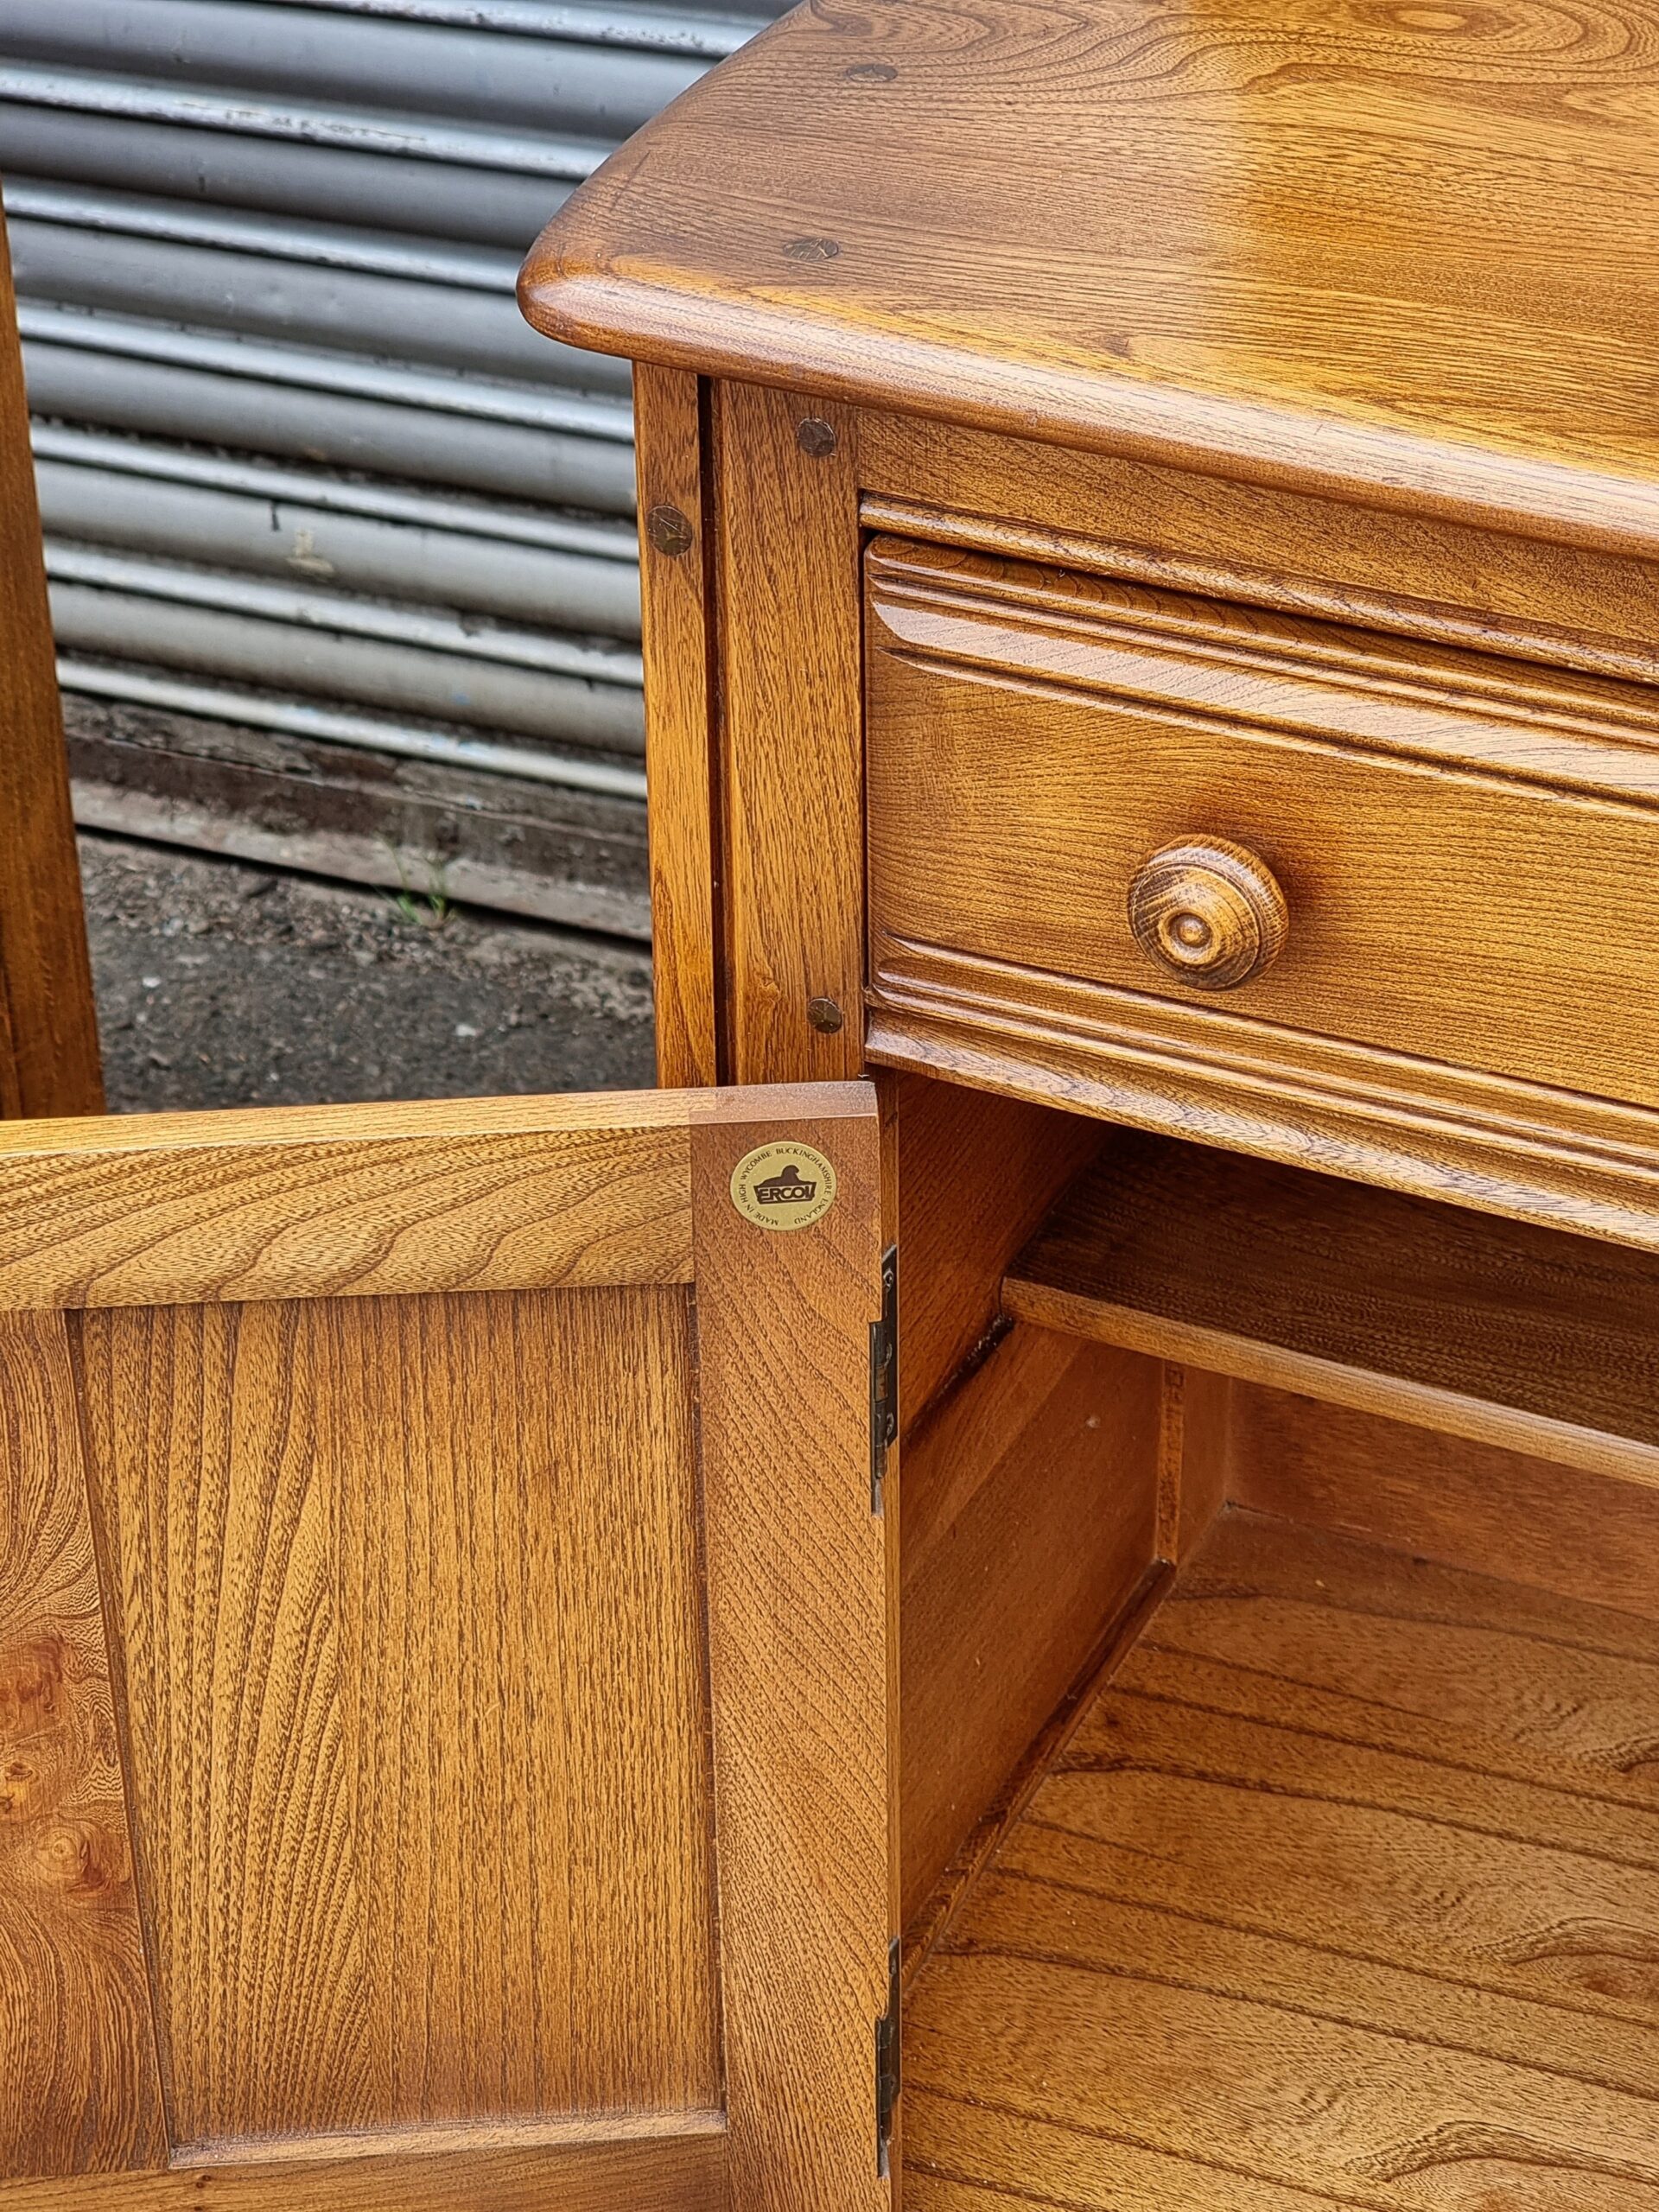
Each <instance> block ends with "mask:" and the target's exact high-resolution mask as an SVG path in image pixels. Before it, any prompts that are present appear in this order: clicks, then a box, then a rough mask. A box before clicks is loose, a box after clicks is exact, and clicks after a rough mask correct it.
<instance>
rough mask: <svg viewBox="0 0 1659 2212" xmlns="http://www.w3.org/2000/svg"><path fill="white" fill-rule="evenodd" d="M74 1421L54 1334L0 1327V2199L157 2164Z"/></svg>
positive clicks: (139, 1960) (138, 1941) (158, 2144)
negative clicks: (43, 2181) (50, 2181)
mask: <svg viewBox="0 0 1659 2212" xmlns="http://www.w3.org/2000/svg"><path fill="white" fill-rule="evenodd" d="M66 1414H68V1418H67V1419H66V1418H65V1416H66ZM79 1447H80V1438H79V1430H78V1427H77V1426H76V1423H75V1421H74V1419H73V1375H72V1372H71V1368H70V1354H69V1346H68V1344H67V1340H66V1337H65V1327H64V1323H63V1321H62V1319H60V1317H59V1316H58V1315H56V1314H38V1315H37V1314H28V1315H10V1314H8V1315H3V1316H0V2196H4V2195H5V2194H6V2187H5V2185H6V2183H8V2182H9V2181H10V2180H11V2179H12V2178H13V2177H16V2176H17V2175H20V2174H29V2173H33V2172H38V2171H41V2169H42V2168H43V2167H44V2168H45V2169H47V2170H48V2171H56V2172H58V2173H60V2174H63V2175H74V2176H76V2177H79V2178H78V2179H77V2181H76V2183H75V2186H76V2187H77V2188H79V2187H83V2186H85V2185H86V2183H85V2178H84V2177H87V2176H89V2175H92V2174H96V2173H99V2172H110V2171H118V2172H120V2171H128V2170H130V2169H134V2168H143V2167H147V2166H157V2165H160V2164H162V2163H163V2162H164V2160H165V2158H166V2153H167V2136H166V2126H165V2121H164V2119H163V2115H162V2099H161V2088H160V2083H159V2082H158V2079H157V2075H156V2041H155V2029H154V2025H153V2023H152V2019H151V2012H150V2000H149V1986H148V1983H147V1980H146V1977H145V1967H144V1955H143V1937H142V1935H141V1932H140V1928H139V1920H138V1904H137V1894H136V1892H135V1889H134V1885H133V1868H132V1849H131V1844H130V1837H129V1833H128V1827H127V1807H126V1801H125V1794H124V1789H123V1784H122V1772H121V1758H120V1752H119V1750H118V1743H117V1736H116V1715H115V1706H114V1700H113V1697H112V1694H111V1683H110V1661H109V1653H108V1649H107V1646H106V1643H105V1630H104V1620H103V1615H102V1612H101V1611H100V1607H99V1585H98V1570H97V1567H96V1563H95V1560H94V1556H93V1549H92V1527H91V1522H90V1520H89V1517H88V1512H87V1502H86V1470H85V1468H84V1466H83V1465H82V1461H81V1453H80V1448H79Z"/></svg>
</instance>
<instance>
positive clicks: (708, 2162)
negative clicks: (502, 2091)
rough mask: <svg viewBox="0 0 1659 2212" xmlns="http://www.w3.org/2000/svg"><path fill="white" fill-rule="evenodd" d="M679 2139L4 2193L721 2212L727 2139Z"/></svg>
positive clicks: (35, 2206) (197, 2203)
mask: <svg viewBox="0 0 1659 2212" xmlns="http://www.w3.org/2000/svg"><path fill="white" fill-rule="evenodd" d="M668 2120H669V2126H671V2128H672V2129H673V2130H674V2131H675V2132H674V2133H667V2132H666V2131H665V2130H664V2129H662V2128H660V2127H659V2126H658V2124H657V2122H656V2120H655V2118H653V2121H652V2126H651V2127H650V2128H648V2129H645V2128H641V2129H636V2130H628V2129H626V2126H622V2125H616V2126H613V2128H612V2130H611V2131H609V2135H610V2136H613V2138H614V2139H608V2137H607V2135H601V2134H596V2133H594V2132H592V2131H589V2132H588V2139H586V2140H582V2139H578V2138H576V2137H575V2136H572V2137H570V2138H569V2139H558V2140H553V2139H543V2138H542V2137H541V2136H539V2135H537V2134H534V2133H531V2131H525V2139H523V2140H519V2141H515V2142H512V2143H503V2142H499V2141H497V2142H495V2143H493V2144H487V2143H486V2144H482V2145H480V2144H479V2143H477V2142H469V2143H466V2144H464V2145H459V2146H456V2147H450V2148H444V2147H440V2145H439V2143H438V2141H437V2140H436V2139H423V2141H421V2142H420V2143H419V2144H416V2143H412V2142H410V2141H399V2142H398V2143H397V2145H396V2147H392V2146H391V2145H388V2142H387V2139H386V2138H385V2137H384V2136H380V2137H375V2136H369V2137H365V2138H362V2139H358V2140H356V2141H354V2142H353V2143H350V2144H341V2145H338V2146H337V2147H335V2148H334V2150H333V2152H332V2155H328V2156H326V2157H323V2158H319V2159H317V2161H316V2162H315V2164H310V2163H309V2162H307V2163H304V2164H302V2163H300V2162H299V2161H297V2160H296V2159H293V2158H273V2159H270V2160H268V2161H259V2160H252V2161H239V2162H238V2163H236V2164H221V2165H195V2164H193V2165H180V2166H175V2167H173V2168H172V2169H170V2170H169V2171H167V2172H165V2173H145V2174H124V2175H122V2176H120V2177H118V2178H116V2177H110V2178H108V2179H95V2178H92V2177H86V2178H79V2177H78V2178H77V2179H75V2180H73V2181H69V2182H64V2181H32V2182H22V2183H10V2184H9V2185H7V2184H0V2204H4V2205H5V2206H7V2207H8V2212H11V2209H12V2208H15V2209H16V2212H199V2208H203V2207H205V2208H206V2212H270V2208H271V2207H273V2206H279V2205H280V2206H284V2207H289V2208H291V2212H454V2208H455V2207H456V2206H457V2205H465V2206H466V2208H467V2212H616V2207H617V2206H619V2205H626V2206H627V2208H628V2212H727V2208H728V2205H729V2203H730V2202H731V2199H730V2196H729V2193H728V2187H727V2158H726V2140H725V2133H724V2130H723V2128H722V2127H721V2125H720V2123H719V2121H718V2120H717V2118H716V2116H715V2115H714V2114H698V2113H675V2114H672V2115H669V2116H668Z"/></svg>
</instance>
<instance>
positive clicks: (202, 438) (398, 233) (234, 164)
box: [0, 0, 780, 798]
mask: <svg viewBox="0 0 1659 2212" xmlns="http://www.w3.org/2000/svg"><path fill="white" fill-rule="evenodd" d="M777 12H780V10H778V9H777V8H775V7H774V6H772V5H771V4H768V0H762V4H761V5H760V6H759V7H757V8H755V9H753V10H751V11H747V12H744V13H741V14H734V13H730V12H728V11H727V10H721V9H700V8H698V7H696V5H695V4H693V5H690V6H686V7H681V8H674V9H664V8H662V7H660V6H657V7H650V8H646V7H640V8H638V9H633V8H630V7H629V6H627V5H626V4H625V0H615V3H614V4H608V5H607V4H603V0H144V4H143V6H139V7H135V6H133V5H132V4H131V0H8V5H7V7H6V9H5V10H4V20H3V23H0V168H3V170H4V172H5V174H6V178H7V186H8V196H9V200H10V211H11V219H12V232H13V248H14V257H15V261H16V271H17V277H18V291H19V299H20V314H21V317H22V323H23V328H24V335H25V359H26V366H27V370H28V374H29V385H30V393H31V399H32V401H33V404H34V406H35V411H36V414H37V416H39V417H40V418H41V424H40V432H39V457H40V475H41V499H42V512H43V515H44V517H45V520H46V524H47V528H48V544H49V563H50V568H51V571H52V576H53V592H54V607H55V608H56V610H57V619H58V622H59V626H60V643H61V645H62V646H63V648H64V651H65V653H66V657H67V666H66V680H67V683H70V684H71V685H76V684H79V685H80V686H82V687H84V688H85V689H86V690H90V691H93V692H97V693H99V694H100V695H101V696H108V697H113V698H127V699H130V700H134V701H137V702H141V703H150V704H156V705H163V706H165V705H169V704H170V705H172V706H175V707H176V708H177V709H179V711H181V712H184V713H190V714H198V715H200V714H208V715H212V714H213V713H214V712H219V713H221V714H223V715H224V716H225V717H226V719H231V720H235V719H238V718H240V719H243V720H245V721H251V722H253V723H255V724H256V725H257V726H259V727H263V728H270V729H276V730H282V729H288V730H290V731H292V732H293V733H294V734H298V735H304V736H308V737H312V738H316V737H322V738H325V739H327V740H329V741H334V742H340V743H351V744H358V745H364V746H366V747H369V748H370V749H379V750H383V751H387V752H397V751H399V750H402V751H405V752H410V753H416V754H417V755H418V756H419V757H423V758H427V759H431V760H448V761H451V762H453V763H454V764H455V765H464V766H468V767H472V768H478V767H480V766H481V767H486V768H487V769H489V770H490V771H491V772H501V773H508V774H517V775H524V774H526V773H531V772H533V773H534V774H535V775H536V776H537V779H539V780H543V781H549V782H560V781H564V782H567V783H570V784H573V785H575V786H576V787H577V788H581V789H585V790H589V791H602V792H607V793H609V794H611V795H612V796H613V797H624V798H638V797H639V796H640V795H641V794H642V790H643V786H642V785H641V783H640V780H639V769H638V766H630V765H628V762H629V756H630V755H633V756H635V757H636V758H637V754H638V751H639V745H640V742H641V737H640V732H641V710H640V702H639V690H638V685H639V661H638V656H637V652H635V651H634V650H633V645H634V640H635V639H637V636H638V628H639V619H638V596H637V588H638V572H637V568H636V566H635V563H634V560H633V556H632V543H631V531H630V529H629V527H628V524H627V523H626V519H625V518H626V516H627V515H628V514H629V513H630V512H631V509H632V454H631V450H630V444H629V440H630V430H631V425H630V416H629V410H628V404H627V398H626V392H627V371H626V364H621V363H613V362H604V361H600V360H597V359H594V358H593V357H591V356H588V355H582V354H578V353H574V352H570V351H568V350H567V349H563V348H559V347H556V346H550V345H547V344H545V343H544V342H543V341H541V340H537V339H535V338H533V337H532V336H531V334H529V333H528V332H527V331H526V330H525V329H524V326H523V325H522V324H521V323H520V322H519V321H518V316H517V313H516V310H515V308H514V306H513V302H512V289H511V288H512V275H513V272H514V270H515V268H516V264H517V261H518V256H519V254H520V252H521V251H522V250H523V248H524V245H527V244H528V242H529V239H530V238H531V236H532V235H533V233H534V232H535V230H536V228H537V226H539V224H540V223H541V222H542V221H543V219H545V218H546V216H547V215H548V214H550V213H551V212H552V210H553V208H554V207H555V206H556V204H557V201H558V199H559V198H560V196H561V194H562V193H563V191H564V190H566V189H568V188H569V185H570V183H572V182H573V181H575V180H577V179H579V178H580V177H581V176H582V175H587V174H588V172H589V171H590V170H591V169H592V168H593V167H594V165H595V163H596V162H598V161H599V160H601V159H602V157H603V156H604V154H605V153H606V151H607V150H608V148H609V146H610V145H611V144H613V143H615V142H616V140H618V139H619V138H620V137H622V136H624V135H625V134H626V132H627V131H628V130H632V129H633V128H634V127H635V126H636V125H637V124H639V123H640V122H643V121H644V120H645V118H646V117H647V116H648V115H649V114H651V113H652V112H653V111H655V109H656V108H657V107H658V106H659V105H662V104H663V102H664V101H665V100H667V99H671V98H672V97H673V96H674V94H675V93H677V92H678V91H680V90H681V89H683V87H684V86H686V85H688V84H690V82H692V81H693V80H694V79H695V78H696V76H697V75H698V74H699V73H701V72H702V69H703V68H704V67H708V66H709V63H710V61H712V60H714V59H715V58H717V57H718V55H720V54H723V53H728V52H730V51H731V50H732V49H733V48H734V47H735V46H736V45H738V44H740V43H741V41H742V40H743V39H744V38H745V37H747V36H748V35H751V34H752V32H753V30H754V29H757V28H758V27H759V24H760V21H762V20H763V19H764V18H765V17H766V16H770V15H772V14H773V13H777ZM607 517H612V518H615V519H613V520H607V519H606V518H607ZM213 702H222V703H220V704H219V705H218V706H217V707H215V705H214V704H213ZM496 733H499V734H496ZM573 748H574V749H573ZM531 762H539V763H541V764H542V765H541V766H540V767H539V768H537V769H536V770H534V771H532V770H531V769H530V768H528V767H527V766H526V764H527V763H531Z"/></svg>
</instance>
